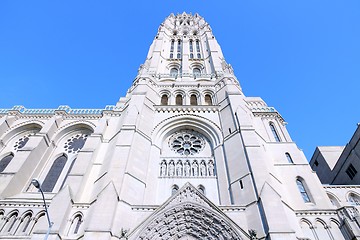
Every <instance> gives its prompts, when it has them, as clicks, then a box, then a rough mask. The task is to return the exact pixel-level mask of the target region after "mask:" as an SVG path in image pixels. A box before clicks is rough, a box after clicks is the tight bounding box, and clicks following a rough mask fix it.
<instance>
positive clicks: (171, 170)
mask: <svg viewBox="0 0 360 240" xmlns="http://www.w3.org/2000/svg"><path fill="white" fill-rule="evenodd" d="M174 175H175V164H174V162H173V161H171V162H170V163H169V176H170V177H173V176H174Z"/></svg>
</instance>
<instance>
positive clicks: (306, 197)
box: [296, 179, 311, 203]
mask: <svg viewBox="0 0 360 240" xmlns="http://www.w3.org/2000/svg"><path fill="white" fill-rule="evenodd" d="M296 185H297V186H298V189H299V192H300V194H301V196H302V198H303V200H304V202H306V203H308V202H311V201H310V197H309V195H308V193H307V192H306V189H305V186H304V184H303V182H302V181H301V180H300V179H296Z"/></svg>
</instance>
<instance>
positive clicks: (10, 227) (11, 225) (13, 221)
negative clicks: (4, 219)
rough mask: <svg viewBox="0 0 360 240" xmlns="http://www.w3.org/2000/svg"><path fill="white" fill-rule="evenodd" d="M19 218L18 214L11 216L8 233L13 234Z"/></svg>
mask: <svg viewBox="0 0 360 240" xmlns="http://www.w3.org/2000/svg"><path fill="white" fill-rule="evenodd" d="M17 216H18V214H17V213H14V214H12V215H11V217H10V218H9V221H8V226H9V227H8V229H7V232H11V230H12V229H13V228H14V226H15V223H16V219H17Z"/></svg>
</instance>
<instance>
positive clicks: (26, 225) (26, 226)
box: [21, 213, 31, 234]
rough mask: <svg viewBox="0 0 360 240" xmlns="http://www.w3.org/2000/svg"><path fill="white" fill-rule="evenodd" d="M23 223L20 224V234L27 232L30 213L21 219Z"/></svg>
mask: <svg viewBox="0 0 360 240" xmlns="http://www.w3.org/2000/svg"><path fill="white" fill-rule="evenodd" d="M22 222H23V224H22V230H21V232H22V234H26V233H27V232H28V228H29V225H30V222H31V213H29V214H27V215H26V216H25V217H24V219H23V221H22Z"/></svg>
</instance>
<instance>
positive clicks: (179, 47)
mask: <svg viewBox="0 0 360 240" xmlns="http://www.w3.org/2000/svg"><path fill="white" fill-rule="evenodd" d="M177 58H181V40H178V45H177Z"/></svg>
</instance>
